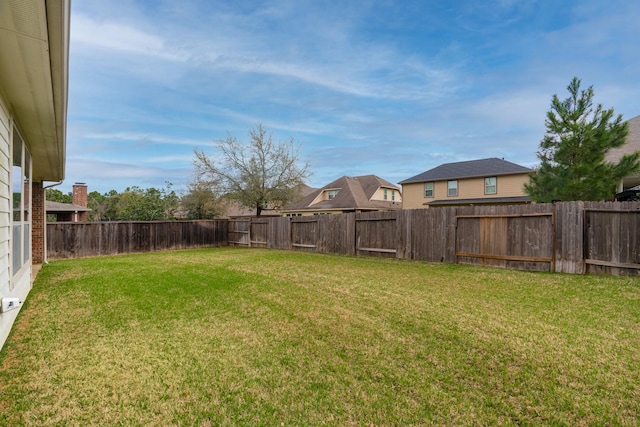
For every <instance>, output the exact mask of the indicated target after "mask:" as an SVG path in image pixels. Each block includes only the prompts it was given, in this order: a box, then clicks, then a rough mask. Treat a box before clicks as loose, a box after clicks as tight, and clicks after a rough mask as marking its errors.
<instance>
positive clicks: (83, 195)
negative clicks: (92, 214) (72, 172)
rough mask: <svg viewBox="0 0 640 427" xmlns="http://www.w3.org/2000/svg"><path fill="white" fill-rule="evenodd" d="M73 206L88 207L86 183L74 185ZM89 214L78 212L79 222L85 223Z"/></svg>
mask: <svg viewBox="0 0 640 427" xmlns="http://www.w3.org/2000/svg"><path fill="white" fill-rule="evenodd" d="M72 197H73V201H72V202H73V204H74V205H77V206H82V207H83V208H86V207H87V184H85V183H84V182H76V183H75V184H73V196H72ZM88 214H89V213H88V212H78V219H77V220H76V221H77V222H85V221H86V220H87V216H88Z"/></svg>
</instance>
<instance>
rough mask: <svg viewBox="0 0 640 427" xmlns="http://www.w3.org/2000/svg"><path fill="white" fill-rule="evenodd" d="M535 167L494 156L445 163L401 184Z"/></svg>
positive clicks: (507, 173)
mask: <svg viewBox="0 0 640 427" xmlns="http://www.w3.org/2000/svg"><path fill="white" fill-rule="evenodd" d="M531 172H533V169H529V168H526V167H524V166H520V165H518V164H515V163H511V162H508V161H506V160H503V159H498V158H497V157H493V158H490V159H480V160H469V161H466V162H456V163H445V164H442V165H440V166H437V167H435V168H433V169H429V170H428V171H426V172H422V173H421V174H418V175H416V176H413V177H411V178H408V179H405V180H404V181H401V182H400V184H410V183H413V182H428V181H443V180H449V179H461V178H476V177H485V176H499V175H512V174H520V173H531Z"/></svg>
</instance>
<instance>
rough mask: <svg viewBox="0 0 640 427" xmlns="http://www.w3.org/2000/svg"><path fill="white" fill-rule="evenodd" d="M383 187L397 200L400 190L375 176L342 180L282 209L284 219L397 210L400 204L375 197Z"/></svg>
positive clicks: (343, 178) (344, 178) (345, 177)
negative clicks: (394, 195) (293, 215)
mask: <svg viewBox="0 0 640 427" xmlns="http://www.w3.org/2000/svg"><path fill="white" fill-rule="evenodd" d="M382 185H384V186H385V187H387V188H389V189H390V190H391V189H392V190H394V191H396V192H397V194H398V197H400V195H401V190H400V188H398V187H397V186H395V185H393V184H391V183H389V182H388V181H385V180H383V179H381V178H379V177H377V176H375V175H363V176H357V177H348V176H343V177H341V178H338V179H337V180H335V181H333V182H331V183H329V184H327V185H325V186H324V187H322V188H320V189H318V190H316V191H315V192H313V193H311V194H310V195H308V196H307V197H305V198H304V199H302V200H301V201H299V202H296V203H292V204H290V205H289V206H287V207H286V209H283V213H284V214H285V215H291V214H305V215H312V214H317V213H342V212H353V211H370V210H387V209H398V208H399V207H400V203H399V202H397V203H393V202H392V201H384V200H382V199H379V200H378V199H376V197H374V196H376V194H377V193H378V191H379V190H380V189H381V186H382Z"/></svg>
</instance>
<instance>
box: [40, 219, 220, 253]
mask: <svg viewBox="0 0 640 427" xmlns="http://www.w3.org/2000/svg"><path fill="white" fill-rule="evenodd" d="M227 224H228V223H227V221H226V220H212V221H167V222H95V223H93V222H91V223H89V222H86V223H70V222H56V223H49V224H47V258H49V259H56V258H79V257H87V256H99V255H117V254H124V253H132V252H149V251H160V250H169V249H186V248H197V247H210V246H220V245H223V244H226V240H227V235H228V228H227Z"/></svg>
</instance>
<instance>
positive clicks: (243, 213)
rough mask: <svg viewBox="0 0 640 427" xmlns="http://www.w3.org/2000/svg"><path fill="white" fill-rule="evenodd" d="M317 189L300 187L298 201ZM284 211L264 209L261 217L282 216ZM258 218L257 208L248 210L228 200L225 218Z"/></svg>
mask: <svg viewBox="0 0 640 427" xmlns="http://www.w3.org/2000/svg"><path fill="white" fill-rule="evenodd" d="M316 190H317V189H316V188H312V187H309V186H308V185H306V184H302V185H300V186H299V187H298V188H297V190H296V192H297V194H298V196H297V199H299V200H300V199H302V198H304V197H306V196H308V195H309V194H311V193H312V192H314V191H316ZM281 215H282V209H279V208H274V207H272V206H270V207H267V208H265V209H262V212H261V213H260V216H265V217H266V216H281ZM253 216H256V208H247V207H246V206H242V205H241V204H240V203H239V202H238V201H236V200H228V201H227V202H226V214H225V215H224V217H225V218H242V217H253Z"/></svg>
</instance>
